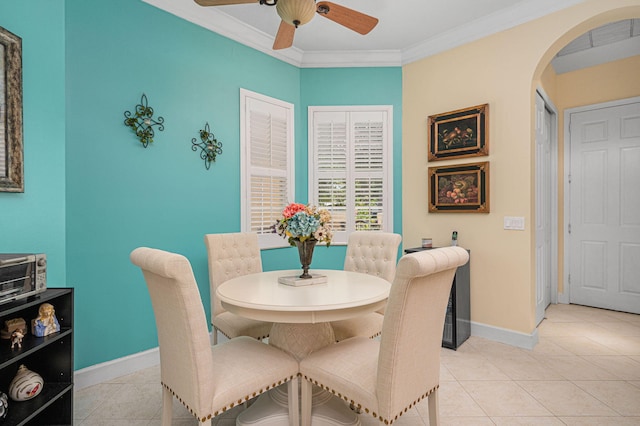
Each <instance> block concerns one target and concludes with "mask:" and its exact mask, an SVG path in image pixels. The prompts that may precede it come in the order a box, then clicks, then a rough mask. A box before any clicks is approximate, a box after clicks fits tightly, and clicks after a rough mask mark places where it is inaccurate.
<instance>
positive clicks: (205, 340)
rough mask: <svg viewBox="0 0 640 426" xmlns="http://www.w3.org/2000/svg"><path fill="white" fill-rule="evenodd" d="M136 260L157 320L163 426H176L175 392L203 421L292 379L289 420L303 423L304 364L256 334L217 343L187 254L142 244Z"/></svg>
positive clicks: (290, 383) (294, 422)
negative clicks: (300, 365) (301, 373)
mask: <svg viewBox="0 0 640 426" xmlns="http://www.w3.org/2000/svg"><path fill="white" fill-rule="evenodd" d="M130 257H131V262H132V263H133V264H134V265H136V266H139V267H140V268H141V269H142V273H143V275H144V278H145V281H146V283H147V287H148V289H149V295H150V296H151V304H152V307H153V312H154V314H155V319H156V328H157V331H158V343H159V347H160V379H161V381H162V387H163V388H162V425H163V426H169V425H171V416H172V400H173V397H174V396H175V397H176V398H177V399H178V401H180V402H181V403H182V404H183V405H184V406H185V407H186V408H187V409H188V410H189V411H190V412H191V413H192V414H193V415H194V416H195V417H196V418H197V419H198V421H199V422H200V423H204V422H209V423H211V422H210V419H212V418H213V417H215V416H217V415H218V414H221V413H223V412H225V411H226V410H228V409H230V408H232V407H234V406H235V405H238V404H241V403H243V402H244V401H247V400H249V399H252V398H253V397H255V396H257V395H258V394H261V393H263V392H265V391H267V390H268V389H270V388H273V387H276V386H278V385H280V384H283V383H285V382H286V383H288V385H287V386H288V390H289V398H288V399H289V422H290V424H291V425H296V426H297V425H298V423H299V413H298V408H299V405H298V383H299V379H298V362H297V361H296V360H295V359H294V358H293V357H292V356H290V355H289V354H287V353H285V352H283V351H281V350H280V349H277V348H275V347H273V346H270V345H266V344H264V343H262V342H259V341H258V340H255V339H253V338H251V337H246V336H243V337H236V338H234V339H231V340H229V341H228V342H224V343H221V344H219V345H215V346H211V345H210V342H209V333H208V329H207V322H206V317H205V313H204V307H203V306H202V300H201V298H200V291H199V290H198V285H197V283H196V280H195V277H194V276H193V271H192V269H191V264H190V263H189V261H188V260H187V258H185V257H184V256H182V255H179V254H175V253H169V252H166V251H162V250H157V249H152V248H147V247H140V248H137V249H135V250H134V251H132V252H131V256H130Z"/></svg>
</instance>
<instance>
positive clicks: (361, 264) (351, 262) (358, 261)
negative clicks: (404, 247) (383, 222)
mask: <svg viewBox="0 0 640 426" xmlns="http://www.w3.org/2000/svg"><path fill="white" fill-rule="evenodd" d="M400 241H402V237H401V236H400V235H398V234H393V233H390V232H376V231H356V232H352V233H351V234H350V235H349V242H348V243H347V254H346V256H345V259H344V270H345V271H354V272H362V273H365V274H369V275H375V276H378V277H381V278H384V279H385V280H387V281H389V282H391V281H393V276H394V275H395V273H396V262H397V260H398V246H399V245H400Z"/></svg>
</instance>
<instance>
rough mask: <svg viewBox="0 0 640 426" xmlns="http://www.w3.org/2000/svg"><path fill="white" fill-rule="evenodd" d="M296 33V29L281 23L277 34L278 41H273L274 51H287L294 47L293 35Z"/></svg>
mask: <svg viewBox="0 0 640 426" xmlns="http://www.w3.org/2000/svg"><path fill="white" fill-rule="evenodd" d="M295 32H296V27H294V26H293V25H289V24H287V23H286V22H284V21H280V27H279V28H278V34H276V39H275V40H274V41H273V50H279V49H286V48H287V47H291V46H293V35H294V34H295Z"/></svg>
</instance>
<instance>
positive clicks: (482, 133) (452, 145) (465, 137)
mask: <svg viewBox="0 0 640 426" xmlns="http://www.w3.org/2000/svg"><path fill="white" fill-rule="evenodd" d="M427 126H428V145H429V161H437V160H448V159H452V158H464V157H475V156H482V155H489V104H483V105H478V106H474V107H471V108H464V109H459V110H457V111H451V112H445V113H442V114H436V115H430V116H429V117H428V119H427Z"/></svg>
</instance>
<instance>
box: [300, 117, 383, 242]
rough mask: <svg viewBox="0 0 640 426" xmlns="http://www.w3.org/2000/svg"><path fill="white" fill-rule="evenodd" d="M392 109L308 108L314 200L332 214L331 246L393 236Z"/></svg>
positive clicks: (311, 196) (311, 187) (310, 169)
mask: <svg viewBox="0 0 640 426" xmlns="http://www.w3.org/2000/svg"><path fill="white" fill-rule="evenodd" d="M392 117H393V110H392V107H391V106H371V107H369V106H360V107H358V106H353V107H309V174H310V176H309V199H310V200H309V201H310V202H311V203H313V204H316V205H318V206H319V207H322V208H326V209H328V210H329V211H330V212H331V216H332V219H333V221H332V227H333V231H334V238H333V241H332V244H336V243H346V242H347V239H348V235H349V233H350V232H353V231H356V230H370V231H387V232H393V181H392V176H393V156H392V151H393V140H392V134H393V133H392Z"/></svg>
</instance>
